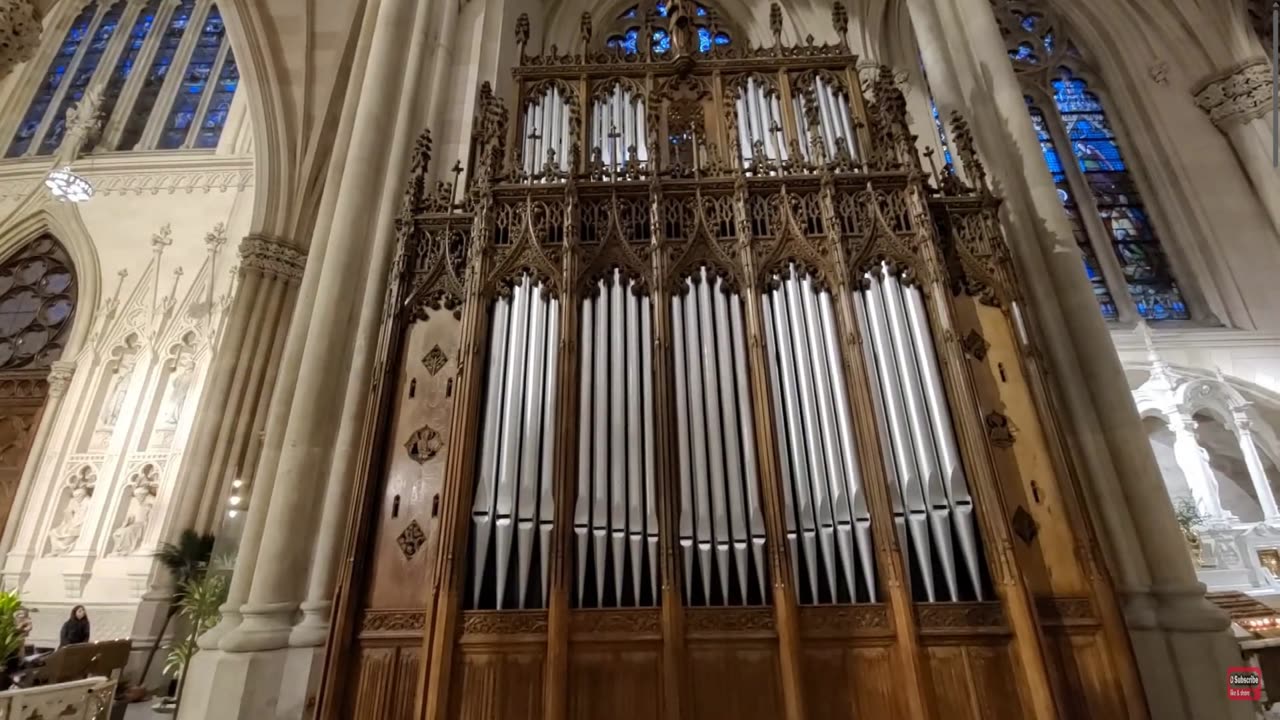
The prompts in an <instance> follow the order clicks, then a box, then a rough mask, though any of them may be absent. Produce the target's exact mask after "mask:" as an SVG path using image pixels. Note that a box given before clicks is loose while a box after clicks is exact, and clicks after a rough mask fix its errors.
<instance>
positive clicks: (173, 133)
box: [158, 5, 227, 150]
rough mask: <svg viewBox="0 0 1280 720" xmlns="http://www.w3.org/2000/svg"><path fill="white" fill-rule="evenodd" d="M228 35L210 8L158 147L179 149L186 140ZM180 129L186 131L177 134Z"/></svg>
mask: <svg viewBox="0 0 1280 720" xmlns="http://www.w3.org/2000/svg"><path fill="white" fill-rule="evenodd" d="M226 35H227V33H226V28H225V27H224V26H223V24H222V13H221V12H220V11H219V10H218V6H217V5H214V6H212V7H210V8H209V14H208V16H207V17H206V18H205V21H204V24H203V25H202V26H201V28H200V37H199V39H197V41H196V47H195V49H194V50H192V52H191V59H190V60H188V61H187V68H186V72H185V73H184V74H183V76H182V86H181V89H180V92H179V93H178V96H177V97H175V98H174V100H173V107H172V108H171V109H170V110H169V117H168V118H167V119H166V121H165V125H164V129H163V130H162V131H161V133H160V142H159V145H158V147H159V148H160V149H161V150H176V149H177V148H180V147H182V144H183V143H184V142H185V141H186V136H187V134H186V132H185V131H186V130H187V129H188V128H190V127H191V125H192V123H193V122H194V121H195V114H196V112H197V110H198V108H199V106H200V98H202V97H203V96H204V91H205V88H207V87H208V85H209V76H211V75H212V74H213V65H214V63H216V62H217V59H218V51H219V49H220V48H221V47H222V44H223V43H224V42H226ZM179 130H181V131H184V132H178V131H179Z"/></svg>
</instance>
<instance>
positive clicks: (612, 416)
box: [573, 270, 659, 607]
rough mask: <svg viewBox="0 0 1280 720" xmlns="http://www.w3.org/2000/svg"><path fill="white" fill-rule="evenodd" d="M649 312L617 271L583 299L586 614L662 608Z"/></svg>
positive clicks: (579, 535) (577, 516) (578, 545)
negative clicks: (601, 610)
mask: <svg viewBox="0 0 1280 720" xmlns="http://www.w3.org/2000/svg"><path fill="white" fill-rule="evenodd" d="M649 313H650V301H649V298H648V297H647V296H642V295H639V294H638V293H637V292H636V285H635V282H634V281H631V280H628V279H625V278H623V277H622V275H621V274H620V273H619V272H618V271H616V270H615V271H614V272H613V274H612V277H610V278H608V279H607V280H601V281H600V282H599V283H598V284H597V286H596V293H595V296H594V297H588V298H584V299H583V300H582V330H581V336H580V345H581V349H582V350H581V358H582V360H581V371H580V380H579V383H580V385H579V388H580V391H581V396H580V401H579V405H578V428H577V430H578V481H577V493H576V497H575V500H574V514H573V532H574V552H575V554H576V556H577V562H576V563H575V567H576V570H577V575H576V583H575V587H576V596H575V597H576V601H577V605H578V607H635V606H643V605H653V604H656V602H657V588H658V587H659V585H658V576H657V570H658V559H657V553H658V508H657V506H656V505H655V502H656V496H655V494H654V489H653V482H654V469H653V462H654V456H653V389H652V387H650V385H651V382H652V381H651V377H652V358H651V349H650V348H651V342H650V340H651V336H650V332H651V327H650V318H649Z"/></svg>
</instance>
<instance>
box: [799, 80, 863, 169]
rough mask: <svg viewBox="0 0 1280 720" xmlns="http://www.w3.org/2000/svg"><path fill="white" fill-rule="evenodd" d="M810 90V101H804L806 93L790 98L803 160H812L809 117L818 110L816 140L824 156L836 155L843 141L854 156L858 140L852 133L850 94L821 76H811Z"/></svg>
mask: <svg viewBox="0 0 1280 720" xmlns="http://www.w3.org/2000/svg"><path fill="white" fill-rule="evenodd" d="M809 92H811V93H812V95H813V102H812V103H809V102H807V101H806V98H805V93H801V92H798V93H796V94H795V95H794V97H792V102H793V103H794V105H795V114H796V125H797V128H796V131H797V134H798V136H799V138H800V152H801V153H803V154H804V159H805V160H809V161H813V160H815V158H814V157H813V148H812V144H813V140H814V138H813V137H812V136H811V134H810V133H811V131H812V125H813V124H814V118H812V117H810V116H811V115H812V114H813V112H816V113H817V118H816V124H817V132H818V138H817V139H818V140H819V141H820V142H821V143H822V148H823V150H824V151H825V152H826V156H827V157H826V159H827V160H828V161H830V160H834V159H835V158H836V154H837V149H838V145H840V144H843V145H844V148H845V149H846V150H847V151H848V152H849V154H850V156H851V157H853V158H855V159H856V158H857V157H858V141H857V135H855V134H854V132H853V118H852V115H851V114H850V112H851V111H850V108H849V96H848V95H847V94H845V91H844V90H842V89H840V88H838V87H835V86H833V85H832V84H831V83H830V82H829V81H828V80H827V79H826V78H824V77H822V76H821V75H819V76H817V77H815V78H814V79H813V84H812V86H811V89H810V90H809ZM806 106H809V107H806ZM811 111H812V112H811ZM837 141H842V143H840V142H837Z"/></svg>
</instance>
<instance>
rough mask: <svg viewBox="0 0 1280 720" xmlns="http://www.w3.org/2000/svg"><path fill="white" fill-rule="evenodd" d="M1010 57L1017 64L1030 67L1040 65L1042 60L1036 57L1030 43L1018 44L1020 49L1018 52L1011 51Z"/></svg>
mask: <svg viewBox="0 0 1280 720" xmlns="http://www.w3.org/2000/svg"><path fill="white" fill-rule="evenodd" d="M1009 57H1011V58H1013V59H1014V60H1016V61H1017V62H1024V63H1027V64H1029V65H1039V64H1040V58H1038V57H1036V50H1035V48H1033V47H1031V43H1028V42H1022V43H1018V48H1017V49H1016V50H1010V51H1009Z"/></svg>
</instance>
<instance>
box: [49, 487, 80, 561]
mask: <svg viewBox="0 0 1280 720" xmlns="http://www.w3.org/2000/svg"><path fill="white" fill-rule="evenodd" d="M89 498H90V494H89V488H87V487H85V486H84V485H76V486H75V487H74V488H73V489H72V490H71V499H70V500H68V501H67V506H66V507H65V508H63V509H62V521H61V522H59V523H58V524H57V525H55V526H53V529H52V530H50V531H49V554H51V555H65V554H66V553H68V552H70V551H71V548H72V547H74V546H75V544H76V540H78V539H80V531H81V530H83V529H84V516H85V513H86V512H88V510H89Z"/></svg>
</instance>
